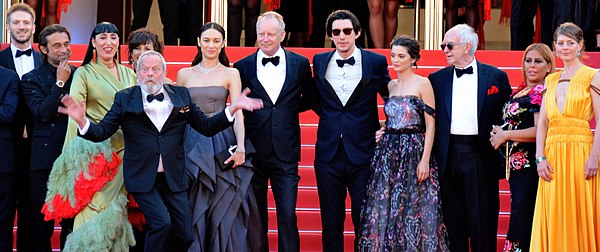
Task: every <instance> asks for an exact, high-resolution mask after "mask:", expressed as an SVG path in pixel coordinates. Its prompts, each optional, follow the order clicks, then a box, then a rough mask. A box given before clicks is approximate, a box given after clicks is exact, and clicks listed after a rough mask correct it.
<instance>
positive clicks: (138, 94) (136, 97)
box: [129, 86, 158, 132]
mask: <svg viewBox="0 0 600 252" xmlns="http://www.w3.org/2000/svg"><path fill="white" fill-rule="evenodd" d="M129 105H130V106H131V108H132V110H133V111H134V112H135V114H137V115H138V116H139V117H140V118H141V119H142V120H143V121H144V122H145V123H146V124H148V125H151V126H152V128H153V129H154V130H155V131H156V132H158V129H157V128H156V126H155V125H154V123H153V122H152V120H150V117H148V115H147V114H146V111H144V104H143V103H142V89H141V88H140V87H139V86H138V87H135V88H134V89H133V92H131V96H130V99H129Z"/></svg>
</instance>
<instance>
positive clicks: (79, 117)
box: [60, 95, 85, 127]
mask: <svg viewBox="0 0 600 252" xmlns="http://www.w3.org/2000/svg"><path fill="white" fill-rule="evenodd" d="M60 101H61V102H62V104H63V105H64V106H65V107H66V112H67V114H68V115H69V116H70V117H71V118H73V120H75V122H77V124H78V125H79V126H80V127H83V126H85V102H83V101H77V100H75V98H73V96H70V95H65V96H64V97H63V98H62V99H61V100H60Z"/></svg>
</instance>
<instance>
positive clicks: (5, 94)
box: [0, 67, 19, 173]
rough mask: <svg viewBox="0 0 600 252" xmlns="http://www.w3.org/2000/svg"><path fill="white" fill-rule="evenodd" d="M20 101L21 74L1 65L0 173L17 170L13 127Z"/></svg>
mask: <svg viewBox="0 0 600 252" xmlns="http://www.w3.org/2000/svg"><path fill="white" fill-rule="evenodd" d="M18 103H19V75H17V73H15V72H13V71H11V70H8V69H6V68H4V67H0V149H2V150H1V151H0V160H1V161H0V173H12V172H14V171H15V157H14V146H13V138H14V134H13V132H12V129H11V125H12V124H13V120H14V118H15V115H16V113H17V104H18Z"/></svg>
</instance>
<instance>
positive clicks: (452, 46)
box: [440, 42, 466, 51]
mask: <svg viewBox="0 0 600 252" xmlns="http://www.w3.org/2000/svg"><path fill="white" fill-rule="evenodd" d="M464 44H466V43H453V42H449V43H447V44H441V45H440V47H441V48H442V51H443V50H446V47H448V51H452V49H454V47H455V46H457V45H464Z"/></svg>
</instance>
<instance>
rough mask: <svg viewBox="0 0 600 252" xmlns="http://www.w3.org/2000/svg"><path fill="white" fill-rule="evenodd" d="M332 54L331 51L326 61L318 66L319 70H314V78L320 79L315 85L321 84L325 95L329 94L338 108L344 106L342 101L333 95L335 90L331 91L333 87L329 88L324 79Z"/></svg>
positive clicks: (327, 82)
mask: <svg viewBox="0 0 600 252" xmlns="http://www.w3.org/2000/svg"><path fill="white" fill-rule="evenodd" d="M334 52H335V51H331V52H330V53H329V54H328V55H327V60H325V61H324V62H323V64H320V65H319V69H316V70H315V78H319V79H320V81H318V82H317V83H322V84H323V89H325V91H327V93H329V95H331V97H333V99H335V100H336V101H337V102H338V104H339V105H340V107H343V106H344V105H343V104H342V101H340V98H339V97H338V95H337V94H336V93H335V90H333V87H332V86H331V84H330V83H329V81H327V79H325V73H326V72H327V65H329V61H330V60H331V57H332V56H333V53H334ZM313 66H314V62H313ZM317 73H318V74H317Z"/></svg>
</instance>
